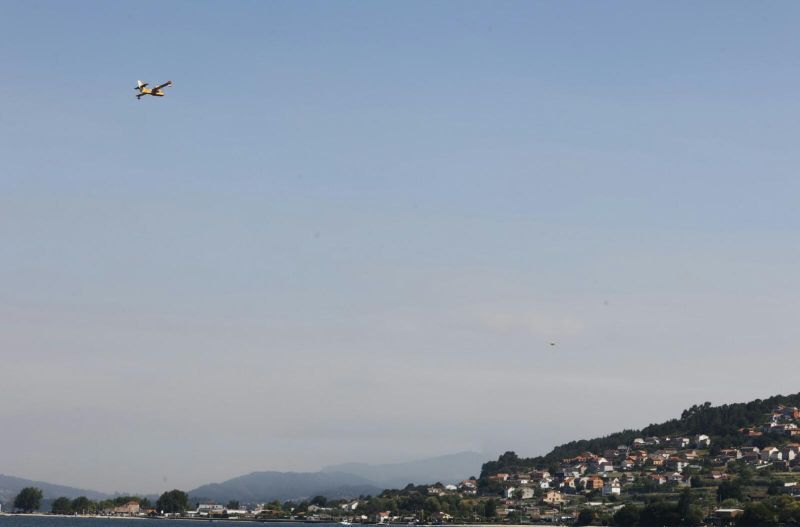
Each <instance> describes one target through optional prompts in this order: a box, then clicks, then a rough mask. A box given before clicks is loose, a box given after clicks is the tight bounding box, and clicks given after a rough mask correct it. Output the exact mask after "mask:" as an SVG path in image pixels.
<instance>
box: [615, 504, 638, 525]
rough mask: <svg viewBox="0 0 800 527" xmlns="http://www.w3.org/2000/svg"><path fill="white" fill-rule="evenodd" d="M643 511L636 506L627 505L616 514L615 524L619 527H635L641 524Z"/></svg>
mask: <svg viewBox="0 0 800 527" xmlns="http://www.w3.org/2000/svg"><path fill="white" fill-rule="evenodd" d="M641 513H642V510H641V509H640V508H639V507H637V506H635V505H625V506H624V507H622V508H621V509H620V510H618V511H617V512H616V514H614V518H613V524H614V525H616V526H617V527H633V526H634V525H636V524H637V523H638V522H639V515H641Z"/></svg>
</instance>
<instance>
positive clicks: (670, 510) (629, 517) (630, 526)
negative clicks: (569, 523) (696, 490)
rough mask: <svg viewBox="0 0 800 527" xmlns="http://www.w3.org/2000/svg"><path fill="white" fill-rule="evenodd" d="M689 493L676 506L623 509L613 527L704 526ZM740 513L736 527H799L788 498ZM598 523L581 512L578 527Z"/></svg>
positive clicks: (798, 509)
mask: <svg viewBox="0 0 800 527" xmlns="http://www.w3.org/2000/svg"><path fill="white" fill-rule="evenodd" d="M691 496H692V495H691V493H689V492H688V491H687V492H684V493H683V494H681V497H680V499H679V501H678V503H672V502H668V501H654V502H651V503H649V504H647V505H644V506H640V505H632V504H629V505H625V506H624V507H623V508H622V509H620V510H619V511H617V512H616V513H615V514H614V516H613V517H612V518H611V521H610V523H611V525H614V526H616V527H681V526H685V527H693V526H699V525H703V524H704V523H705V519H706V511H705V510H704V509H703V508H702V507H700V506H698V505H696V504H694V503H693V498H692V497H691ZM741 507H742V509H743V513H742V514H741V515H740V516H739V517H737V518H736V525H737V527H769V526H771V525H778V524H781V525H787V524H788V525H797V524H798V523H800V505H799V504H798V503H797V501H796V500H795V499H794V498H792V497H791V496H788V495H781V496H773V497H770V498H767V499H764V500H761V501H757V502H749V503H746V504H744V505H742V506H741ZM597 520H600V521H602V520H603V519H602V518H597V517H596V515H595V514H594V513H593V512H592V511H581V515H580V516H579V518H578V522H576V523H577V525H589V524H590V523H592V522H594V521H597Z"/></svg>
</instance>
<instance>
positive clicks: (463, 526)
mask: <svg viewBox="0 0 800 527" xmlns="http://www.w3.org/2000/svg"><path fill="white" fill-rule="evenodd" d="M4 516H7V517H23V518H28V517H33V518H71V519H78V520H154V521H159V520H176V521H198V522H254V523H305V524H328V525H339V523H340V522H338V521H333V520H330V521H327V520H293V519H274V520H260V519H256V518H238V519H235V518H165V517H163V516H155V517H151V516H101V515H73V514H50V513H46V512H31V513H14V512H0V518H2V517H4ZM350 525H351V526H352V527H358V526H364V527H377V526H379V525H385V526H400V525H404V526H408V524H407V523H351V524H350ZM491 525H498V526H502V525H525V526H528V527H545V526H547V527H563V525H564V524H557V523H445V524H432V523H419V524H414V527H449V526H453V527H488V526H491Z"/></svg>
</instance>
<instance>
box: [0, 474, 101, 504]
mask: <svg viewBox="0 0 800 527" xmlns="http://www.w3.org/2000/svg"><path fill="white" fill-rule="evenodd" d="M25 487H38V488H40V489H42V493H43V495H44V499H46V500H47V499H52V498H57V497H59V496H66V497H68V498H77V497H78V496H86V497H87V498H89V499H92V500H102V499H107V498H109V497H110V495H109V494H104V493H102V492H97V491H94V490H86V489H78V488H75V487H67V486H65V485H55V484H53V483H47V482H44V481H34V480H31V479H25V478H17V477H14V476H5V475H3V474H0V503H10V502H11V501H12V500H13V499H14V496H16V495H17V494H18V493H19V491H20V490H21V489H23V488H25Z"/></svg>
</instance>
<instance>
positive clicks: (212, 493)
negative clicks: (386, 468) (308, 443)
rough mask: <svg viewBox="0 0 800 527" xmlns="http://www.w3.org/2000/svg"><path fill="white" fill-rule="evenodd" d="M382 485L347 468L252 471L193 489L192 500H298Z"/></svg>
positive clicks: (371, 489) (346, 494)
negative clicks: (304, 470)
mask: <svg viewBox="0 0 800 527" xmlns="http://www.w3.org/2000/svg"><path fill="white" fill-rule="evenodd" d="M381 490H383V489H381V488H380V487H378V486H376V485H375V484H373V483H372V482H371V481H369V480H368V479H366V478H362V477H360V476H355V475H353V474H346V473H344V472H324V473H323V472H274V471H266V472H252V473H250V474H247V475H244V476H239V477H237V478H233V479H229V480H227V481H223V482H222V483H211V484H209V485H203V486H201V487H198V488H196V489H194V490H191V491H189V496H190V498H191V499H192V501H195V500H198V501H205V500H209V501H215V502H217V503H225V502H227V501H228V500H240V501H242V502H244V503H255V502H265V501H271V500H276V499H277V500H281V501H284V500H294V499H302V498H309V497H313V496H316V495H323V496H326V497H328V498H331V499H336V498H346V497H353V496H359V495H361V494H377V493H379V492H380V491H381Z"/></svg>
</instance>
